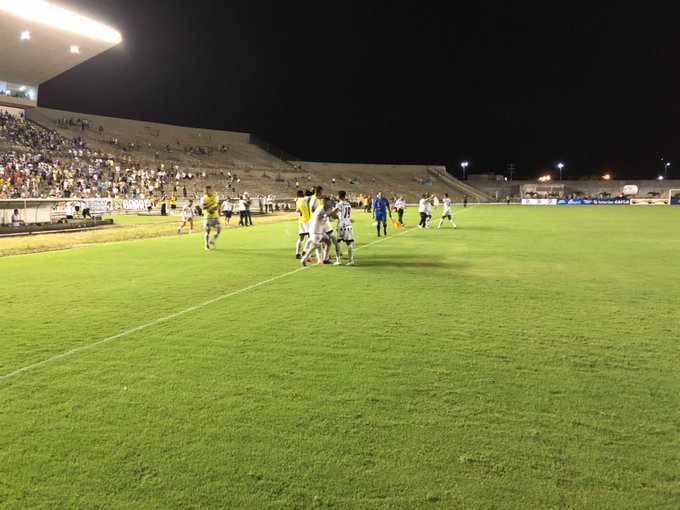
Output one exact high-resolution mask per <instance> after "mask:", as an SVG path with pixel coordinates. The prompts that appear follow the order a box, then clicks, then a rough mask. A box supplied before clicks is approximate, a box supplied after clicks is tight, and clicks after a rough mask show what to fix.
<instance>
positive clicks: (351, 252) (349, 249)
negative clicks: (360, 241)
mask: <svg viewBox="0 0 680 510" xmlns="http://www.w3.org/2000/svg"><path fill="white" fill-rule="evenodd" d="M347 256H348V257H349V261H350V262H351V263H354V246H352V244H351V243H350V244H348V245H347Z"/></svg>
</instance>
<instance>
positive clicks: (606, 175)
mask: <svg viewBox="0 0 680 510" xmlns="http://www.w3.org/2000/svg"><path fill="white" fill-rule="evenodd" d="M611 178H612V176H611V175H609V174H604V175H603V176H602V179H604V180H605V181H608V180H610V179H611Z"/></svg>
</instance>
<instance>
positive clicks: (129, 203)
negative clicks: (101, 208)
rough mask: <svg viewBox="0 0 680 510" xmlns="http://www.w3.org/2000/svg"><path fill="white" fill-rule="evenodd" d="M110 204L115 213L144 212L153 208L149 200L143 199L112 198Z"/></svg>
mask: <svg viewBox="0 0 680 510" xmlns="http://www.w3.org/2000/svg"><path fill="white" fill-rule="evenodd" d="M112 202H113V209H114V210H115V211H120V210H123V211H146V210H147V209H148V208H149V207H152V206H153V204H152V203H151V200H145V199H127V198H114V199H113V200H112Z"/></svg>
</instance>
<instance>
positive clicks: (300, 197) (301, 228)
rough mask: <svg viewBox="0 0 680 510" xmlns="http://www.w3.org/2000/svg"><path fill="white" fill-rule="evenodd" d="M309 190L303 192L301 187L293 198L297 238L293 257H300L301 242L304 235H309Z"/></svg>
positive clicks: (310, 213)
mask: <svg viewBox="0 0 680 510" xmlns="http://www.w3.org/2000/svg"><path fill="white" fill-rule="evenodd" d="M310 195H311V192H307V196H305V192H304V191H302V190H301V189H299V190H298V192H297V198H296V199H295V210H296V211H297V213H298V215H299V216H298V234H299V237H298V240H297V243H296V244H295V258H296V259H299V258H300V251H301V250H302V242H303V241H304V240H305V237H307V236H308V235H309V220H310V219H311V218H312V212H311V210H310V209H309V197H310Z"/></svg>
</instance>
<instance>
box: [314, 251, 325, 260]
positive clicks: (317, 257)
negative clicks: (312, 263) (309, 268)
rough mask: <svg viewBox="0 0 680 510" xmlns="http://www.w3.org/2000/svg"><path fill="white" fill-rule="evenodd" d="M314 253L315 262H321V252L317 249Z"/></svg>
mask: <svg viewBox="0 0 680 510" xmlns="http://www.w3.org/2000/svg"><path fill="white" fill-rule="evenodd" d="M315 253H316V260H317V261H318V262H323V257H322V256H321V250H320V249H319V248H317V249H316V251H315Z"/></svg>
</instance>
